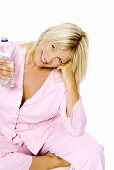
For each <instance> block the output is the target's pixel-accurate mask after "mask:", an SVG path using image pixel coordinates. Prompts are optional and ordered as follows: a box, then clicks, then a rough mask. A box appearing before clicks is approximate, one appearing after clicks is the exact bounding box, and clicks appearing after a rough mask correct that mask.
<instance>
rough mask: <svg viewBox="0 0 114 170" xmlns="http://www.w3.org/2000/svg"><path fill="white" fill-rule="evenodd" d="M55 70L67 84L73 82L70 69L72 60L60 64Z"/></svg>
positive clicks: (73, 77)
mask: <svg viewBox="0 0 114 170" xmlns="http://www.w3.org/2000/svg"><path fill="white" fill-rule="evenodd" d="M57 70H59V71H60V72H61V75H62V78H63V80H64V82H65V85H66V86H67V85H68V84H69V83H75V76H74V74H73V71H72V62H71V61H70V62H68V63H66V64H61V65H59V66H58V67H57Z"/></svg>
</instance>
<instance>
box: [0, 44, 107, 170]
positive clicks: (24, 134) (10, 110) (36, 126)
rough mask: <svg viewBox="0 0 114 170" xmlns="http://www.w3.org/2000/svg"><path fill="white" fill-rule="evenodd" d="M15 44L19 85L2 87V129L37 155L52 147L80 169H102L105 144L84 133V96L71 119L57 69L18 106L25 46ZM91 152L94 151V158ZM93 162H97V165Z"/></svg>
mask: <svg viewBox="0 0 114 170" xmlns="http://www.w3.org/2000/svg"><path fill="white" fill-rule="evenodd" d="M12 45H13V48H14V53H13V58H14V63H15V74H14V76H15V80H16V84H15V87H14V88H10V89H6V88H3V87H0V117H1V119H0V132H1V133H2V134H3V135H4V136H5V137H7V139H9V140H10V141H11V142H12V143H13V144H16V145H18V146H23V145H26V146H27V147H28V149H29V150H30V151H31V152H32V153H33V154H35V155H37V154H38V152H39V151H41V153H44V152H46V151H48V150H50V151H53V152H54V153H56V154H57V155H59V156H61V157H63V158H64V159H66V160H68V161H70V162H71V163H72V164H73V166H74V168H77V169H78V170H91V169H92V170H103V166H104V161H103V151H102V149H101V148H102V147H101V146H100V145H99V144H98V143H97V142H95V140H94V139H93V138H92V137H90V136H89V135H87V134H86V133H85V132H84V128H85V125H86V114H85V110H84V107H83V104H82V99H81V96H80V98H79V100H78V101H77V102H76V103H75V105H74V106H73V108H72V116H71V117H70V118H68V117H67V116H66V88H65V85H64V82H63V80H62V78H61V76H60V75H59V73H58V72H57V70H56V69H53V70H52V72H51V73H50V75H49V76H48V78H47V80H46V81H45V83H44V84H43V86H42V87H41V88H40V89H39V90H38V91H37V93H36V94H35V95H34V96H33V97H31V98H30V99H28V100H27V101H26V102H25V103H24V104H23V106H22V107H21V108H19V107H20V104H21V99H22V89H23V72H24V59H25V53H26V49H23V48H21V46H20V45H19V44H18V43H12ZM87 144H89V145H87ZM87 146H88V147H87ZM85 149H86V150H87V152H86V150H85ZM92 152H93V153H95V156H93V157H91V154H92ZM99 152H100V154H101V155H102V156H100V154H99ZM92 155H93V154H92ZM89 157H90V158H89ZM87 160H88V161H87ZM89 160H90V162H89ZM96 160H97V161H96ZM88 162H89V164H88ZM94 162H97V163H98V165H96V166H95V165H94ZM86 163H87V165H86ZM83 164H84V166H82V165H83ZM92 165H94V167H93V166H92ZM87 168H88V169H87ZM77 169H76V170H77ZM17 170H18V169H17ZM25 170H26V169H25Z"/></svg>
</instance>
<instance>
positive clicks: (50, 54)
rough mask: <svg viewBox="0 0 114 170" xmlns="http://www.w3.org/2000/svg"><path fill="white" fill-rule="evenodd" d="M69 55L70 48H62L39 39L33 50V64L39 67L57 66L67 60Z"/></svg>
mask: <svg viewBox="0 0 114 170" xmlns="http://www.w3.org/2000/svg"><path fill="white" fill-rule="evenodd" d="M69 55H70V50H63V49H60V48H58V47H57V46H56V45H55V44H53V43H50V42H43V41H41V42H40V43H39V45H38V47H37V50H36V52H35V64H36V65H37V66H39V67H49V68H54V67H58V66H59V65H60V64H64V63H65V62H66V61H67V58H68V56H69Z"/></svg>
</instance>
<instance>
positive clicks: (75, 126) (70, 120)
mask: <svg viewBox="0 0 114 170" xmlns="http://www.w3.org/2000/svg"><path fill="white" fill-rule="evenodd" d="M59 113H60V115H61V118H62V122H63V125H64V128H65V129H66V131H67V132H68V133H69V134H71V135H72V136H80V135H82V134H83V133H84V129H85V126H86V113H85V109H84V107H83V103H82V98H81V96H80V97H79V99H78V101H77V102H76V103H75V104H74V106H73V108H72V114H71V117H67V115H66V91H65V92H64V95H63V98H62V100H61V104H60V107H59Z"/></svg>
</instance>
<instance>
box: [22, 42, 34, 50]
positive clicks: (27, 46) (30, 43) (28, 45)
mask: <svg viewBox="0 0 114 170" xmlns="http://www.w3.org/2000/svg"><path fill="white" fill-rule="evenodd" d="M33 44H34V42H33V41H32V42H21V43H20V46H21V47H22V48H27V49H29V48H31V47H32V45H33Z"/></svg>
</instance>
